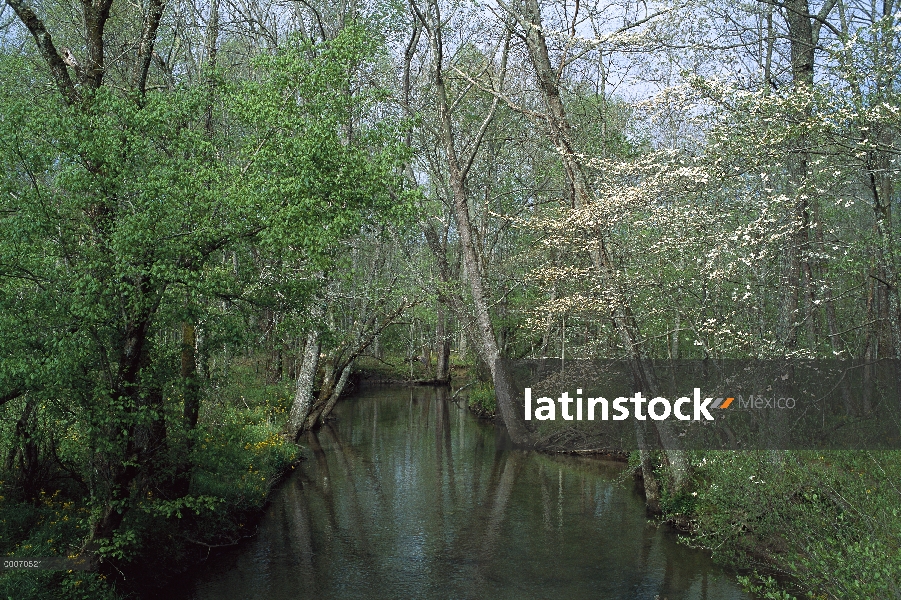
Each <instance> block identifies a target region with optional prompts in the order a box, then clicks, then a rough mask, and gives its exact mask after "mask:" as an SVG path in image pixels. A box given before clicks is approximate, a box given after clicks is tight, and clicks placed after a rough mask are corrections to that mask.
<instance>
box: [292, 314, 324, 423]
mask: <svg viewBox="0 0 901 600" xmlns="http://www.w3.org/2000/svg"><path fill="white" fill-rule="evenodd" d="M320 347H321V342H320V332H319V329H318V328H314V329H312V330H311V331H310V333H308V334H307V346H306V350H305V351H304V356H303V364H302V365H301V366H300V373H298V375H297V385H296V386H295V389H294V403H293V404H292V405H291V412H290V414H289V415H288V423H287V425H286V426H285V431H286V433H287V435H288V437H289V438H290V439H292V440H296V439H297V436H298V435H300V433H301V431H303V428H304V424H305V422H306V420H307V416H308V415H309V413H310V407H311V405H312V403H313V386H314V385H315V383H316V371H317V370H318V369H319V350H320Z"/></svg>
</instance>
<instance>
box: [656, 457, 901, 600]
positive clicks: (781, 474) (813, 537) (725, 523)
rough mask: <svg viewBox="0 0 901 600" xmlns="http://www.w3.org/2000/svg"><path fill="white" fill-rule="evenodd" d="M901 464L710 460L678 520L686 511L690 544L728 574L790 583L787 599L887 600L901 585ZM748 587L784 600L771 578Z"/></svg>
mask: <svg viewBox="0 0 901 600" xmlns="http://www.w3.org/2000/svg"><path fill="white" fill-rule="evenodd" d="M897 458H898V457H897V452H881V453H873V452H837V451H835V452H786V451H779V452H776V451H773V452H709V453H706V455H705V456H704V457H703V458H701V459H700V460H699V461H698V463H697V468H696V472H695V475H696V480H695V484H694V486H693V491H691V492H690V496H691V498H692V500H693V502H692V503H689V504H687V505H679V506H676V507H675V510H678V511H690V512H688V515H689V517H690V519H691V523H692V526H693V530H694V534H695V535H694V537H693V538H690V543H694V544H697V545H701V546H703V547H707V548H710V549H711V550H712V551H713V554H714V557H716V558H718V559H719V560H722V561H725V562H728V563H730V564H733V565H738V566H742V567H746V568H756V569H761V570H764V571H767V570H770V571H771V570H774V569H775V570H776V571H777V572H779V573H783V574H784V575H786V576H788V577H789V578H790V581H792V582H795V583H792V584H790V585H789V589H788V591H794V593H796V594H799V593H801V592H802V591H804V590H808V591H809V592H810V593H813V594H814V595H824V596H823V597H830V598H860V599H863V598H889V597H892V595H893V594H894V590H896V589H898V586H899V585H901V581H899V580H898V574H899V573H901V545H899V540H901V510H899V508H898V506H899V505H901V491H899V488H898V487H897V482H898V481H899V479H901V471H899V468H898V460H897ZM692 504H693V506H692ZM667 508H668V509H670V510H673V507H672V506H668V507H667ZM670 516H673V515H670ZM749 582H753V585H754V586H757V587H759V588H760V589H759V590H758V591H761V593H764V594H765V597H772V598H781V597H782V596H780V594H781V593H782V591H780V590H781V589H783V588H785V582H784V581H783V582H782V583H779V584H777V583H776V582H775V581H773V580H769V579H767V577H760V578H756V579H753V580H749ZM793 588H794V589H793ZM755 589H756V588H755Z"/></svg>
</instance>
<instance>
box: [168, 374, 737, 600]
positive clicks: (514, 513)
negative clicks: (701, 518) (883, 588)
mask: <svg viewBox="0 0 901 600" xmlns="http://www.w3.org/2000/svg"><path fill="white" fill-rule="evenodd" d="M335 416H336V417H337V420H335V421H333V422H331V423H329V424H328V425H327V426H325V427H323V428H322V429H320V430H319V431H318V432H317V433H316V434H309V435H308V437H307V440H306V443H305V448H304V451H303V453H304V455H305V456H306V458H307V460H305V461H303V462H302V464H301V465H300V466H299V467H298V468H297V470H296V472H295V473H294V474H293V475H292V476H291V478H290V479H288V480H287V481H286V482H285V483H284V484H283V485H282V487H281V488H280V489H279V490H278V491H277V492H276V493H275V494H274V496H273V499H272V503H271V504H270V505H269V508H268V511H267V513H266V515H265V516H264V517H263V519H262V521H261V523H260V526H259V531H258V533H257V535H256V536H255V537H253V538H252V539H249V540H247V541H246V542H245V543H244V544H242V545H240V546H238V547H236V548H234V549H232V550H230V551H228V552H225V553H222V554H219V555H217V556H214V557H213V558H211V559H210V560H208V561H207V562H206V563H204V564H203V565H202V566H201V567H199V568H198V569H196V570H194V571H193V572H192V573H191V574H190V576H189V577H188V578H187V579H186V580H183V582H182V583H181V584H180V585H179V588H180V589H179V590H178V592H179V593H178V595H179V596H181V597H182V598H184V599H189V598H190V599H191V600H225V599H228V600H238V599H261V600H262V599H266V600H281V599H289V598H290V599H292V600H295V599H303V598H310V599H315V600H328V599H333V598H334V599H338V598H340V599H344V598H348V599H350V598H353V599H376V598H386V599H388V598H391V599H394V598H422V599H432V598H434V599H442V600H444V599H447V598H490V599H496V598H497V599H502V598H510V599H517V600H520V599H526V598H555V599H566V600H577V599H581V598H611V599H619V598H623V599H636V600H637V599H648V600H652V599H661V600H663V599H667V600H676V599H686V600H695V599H697V600H701V599H710V600H738V599H743V600H744V599H750V598H751V597H750V596H749V595H747V594H745V593H744V592H742V591H741V589H740V587H739V586H738V585H737V583H736V582H735V581H734V578H732V577H731V576H729V575H728V574H727V573H724V572H723V571H722V570H721V569H719V568H718V567H717V566H715V565H714V564H713V563H712V562H711V560H710V558H709V556H707V555H706V554H705V553H703V552H701V551H697V550H693V549H690V548H688V547H686V546H685V545H683V544H680V543H679V542H678V539H677V536H676V535H675V534H674V533H673V532H672V531H669V530H668V529H667V528H665V527H658V526H655V525H653V524H650V523H649V522H648V520H647V518H646V517H645V512H644V505H643V502H642V499H641V498H640V497H639V495H638V494H637V493H636V492H635V491H634V490H633V489H632V487H633V486H631V485H630V484H629V483H628V482H626V483H622V479H623V478H622V477H621V475H622V472H623V468H624V466H623V465H622V464H619V463H614V462H607V461H602V460H597V459H592V458H576V457H570V456H549V455H545V454H540V453H536V452H523V451H520V450H514V449H510V448H509V447H508V444H506V443H505V437H504V432H503V431H502V430H501V429H499V428H497V427H495V426H494V425H492V424H491V423H486V422H484V421H480V420H479V419H477V418H475V417H473V416H472V415H471V414H470V413H469V411H468V410H466V409H465V408H464V407H463V406H462V405H458V404H456V403H454V402H453V401H450V400H448V399H447V392H446V390H441V389H437V390H436V389H432V388H413V389H410V388H393V387H370V388H364V390H363V391H362V392H360V393H359V394H358V395H356V396H355V397H353V398H350V399H348V400H346V401H344V402H342V404H340V405H339V406H338V407H337V408H336V409H335ZM617 480H619V481H620V482H617Z"/></svg>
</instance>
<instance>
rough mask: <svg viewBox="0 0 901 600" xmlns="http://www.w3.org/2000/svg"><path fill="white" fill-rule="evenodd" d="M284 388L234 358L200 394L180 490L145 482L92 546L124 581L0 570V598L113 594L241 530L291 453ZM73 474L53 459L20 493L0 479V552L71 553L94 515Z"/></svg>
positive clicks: (148, 581) (140, 585)
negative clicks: (33, 493)
mask: <svg viewBox="0 0 901 600" xmlns="http://www.w3.org/2000/svg"><path fill="white" fill-rule="evenodd" d="M289 392H290V386H288V385H265V384H264V383H263V382H261V381H260V380H259V378H258V377H257V376H256V375H255V373H254V372H253V370H252V369H251V368H249V367H240V366H239V367H237V368H235V369H234V371H233V375H232V378H231V382H230V383H229V384H228V385H226V386H223V387H222V388H220V389H218V390H216V391H215V392H213V393H211V394H210V396H211V397H210V398H207V399H206V400H205V401H204V404H203V408H202V412H201V418H200V422H199V425H198V429H197V430H196V432H195V435H194V438H193V439H194V443H193V449H192V451H191V459H192V462H193V463H194V465H195V468H194V470H193V473H192V476H191V478H190V487H189V490H188V494H187V495H185V496H183V497H180V498H166V497H164V496H163V495H162V494H154V493H153V492H152V491H151V492H148V493H147V495H146V497H144V498H140V499H133V500H132V502H133V503H132V506H131V508H130V510H129V511H128V512H127V513H126V515H125V520H124V521H123V523H122V526H121V527H120V530H119V533H118V534H117V535H116V536H115V537H114V538H113V539H112V540H110V541H109V542H108V543H107V544H106V546H105V547H103V548H102V549H101V552H102V554H103V555H104V556H105V560H107V561H109V564H110V565H112V566H113V567H114V569H113V570H114V572H120V573H121V574H122V575H123V576H124V583H123V580H122V577H119V581H118V582H113V581H111V580H110V579H114V578H115V577H109V578H108V577H107V576H106V575H103V574H101V573H97V572H89V571H74V572H62V571H42V572H27V571H7V572H5V573H0V598H3V599H6V598H12V599H15V600H27V599H35V600H46V599H55V598H59V599H61V600H62V599H66V600H68V599H73V598H84V599H86V600H87V599H103V598H110V599H112V598H121V597H124V596H125V595H126V594H127V593H130V592H133V591H134V590H136V589H145V590H146V589H150V588H151V587H152V586H155V585H158V584H160V583H163V582H164V581H165V579H166V576H167V574H175V573H177V572H179V571H181V570H183V569H184V568H186V567H187V566H189V565H190V564H193V563H194V562H196V561H197V560H200V559H202V558H204V557H205V556H207V554H208V553H209V551H210V549H211V548H212V547H220V546H225V545H229V544H233V543H236V542H237V541H239V540H240V539H241V538H242V537H244V536H247V535H249V534H251V533H252V532H253V522H254V521H255V519H256V518H257V517H258V516H259V515H260V514H261V509H262V508H263V506H264V505H265V504H266V502H267V499H268V497H269V493H270V491H271V490H272V487H273V485H274V484H275V483H276V482H277V481H278V480H279V479H280V477H281V476H282V475H283V474H284V473H286V472H288V471H290V470H291V468H292V466H293V463H294V461H295V460H296V457H297V448H296V446H295V445H294V444H291V443H288V442H286V441H285V440H284V439H283V438H282V437H281V436H280V431H281V428H282V426H283V425H284V422H285V420H286V418H287V411H288V409H289V407H290V395H289ZM69 433H72V432H69ZM172 443H173V444H174V442H172ZM60 449H61V452H64V451H65V449H66V446H65V445H64V444H61V446H60ZM65 461H66V457H65V456H63V457H62V458H61V463H60V464H65ZM48 468H51V466H48ZM78 478H79V476H78V475H77V474H67V473H65V472H64V471H62V470H61V469H60V468H59V467H57V469H56V471H55V472H54V473H52V475H51V476H50V477H49V478H48V483H49V484H50V485H49V486H48V487H47V488H46V489H42V490H41V491H40V492H39V494H38V499H37V500H36V501H28V502H25V501H22V500H20V499H16V498H15V497H11V494H9V493H7V492H6V491H5V487H6V485H5V483H4V482H2V481H0V555H3V556H9V557H12V556H14V557H29V556H65V555H75V554H77V553H78V552H79V550H80V549H81V547H82V545H83V544H84V540H85V539H86V537H87V535H88V533H89V531H90V527H91V523H92V521H93V519H95V518H96V516H95V515H94V514H93V512H92V508H91V505H90V501H89V499H87V498H85V496H84V494H83V491H82V489H81V486H80V484H79V482H78Z"/></svg>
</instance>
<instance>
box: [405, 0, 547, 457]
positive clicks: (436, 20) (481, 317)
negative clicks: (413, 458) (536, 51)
mask: <svg viewBox="0 0 901 600" xmlns="http://www.w3.org/2000/svg"><path fill="white" fill-rule="evenodd" d="M414 9H415V10H418V9H416V7H415V5H414ZM428 12H429V18H426V17H424V16H423V15H421V14H419V18H420V20H421V21H422V22H423V24H424V25H425V26H426V28H427V29H428V31H429V41H430V44H431V47H432V53H433V67H432V68H433V72H434V76H435V92H436V96H437V101H438V120H439V131H440V136H441V142H442V144H443V146H444V150H445V155H446V160H447V167H448V172H449V173H448V175H449V180H450V187H451V191H452V195H453V198H452V206H453V212H454V221H455V222H456V224H457V234H458V236H459V240H460V247H461V251H462V255H463V265H464V269H465V277H466V279H467V283H468V284H469V289H470V292H471V293H472V303H473V309H474V313H475V333H476V338H477V339H476V340H475V341H476V342H477V349H478V352H479V355H480V356H481V358H482V360H484V361H485V363H487V365H488V368H489V369H490V371H491V379H492V381H493V382H494V392H495V395H496V397H497V407H498V411H499V412H500V416H501V419H502V420H503V422H504V425H505V426H506V427H507V430H508V432H509V433H510V438H511V440H512V441H513V443H514V444H521V445H529V444H531V443H532V441H533V436H532V434H531V432H529V430H528V429H526V426H525V421H524V416H523V415H520V414H519V411H518V410H516V407H515V405H514V400H513V398H514V395H513V388H512V384H511V382H510V376H509V373H508V371H507V367H506V365H505V364H504V362H503V361H502V360H501V356H500V351H499V349H498V345H497V338H496V337H495V331H494V326H493V324H492V323H491V314H490V311H489V308H488V306H489V303H488V292H487V290H486V288H485V282H484V278H483V277H484V276H483V274H482V271H481V264H480V260H479V256H478V250H477V248H476V241H475V236H474V234H473V226H472V222H471V220H470V216H469V197H468V193H467V189H466V179H467V175H468V172H469V168H470V166H471V165H472V159H474V157H475V153H476V152H478V147H479V145H480V141H481V139H483V137H484V135H485V131H486V129H487V127H488V124H489V123H490V121H491V119H492V118H493V116H494V111H495V109H496V107H497V100H496V99H495V101H494V103H493V104H492V108H491V110H490V112H489V114H488V116H487V117H486V118H485V120H484V121H483V122H482V124H481V126H480V128H479V131H478V133H477V134H476V141H475V142H474V143H473V144H472V146H473V148H472V152H473V154H472V155H471V158H470V160H469V161H467V162H465V163H463V164H461V162H460V160H459V157H458V154H457V148H456V140H455V134H454V126H453V122H452V119H451V105H450V102H449V101H448V97H447V88H446V86H445V82H444V57H443V52H444V48H443V42H442V31H441V28H442V26H443V25H442V22H441V15H440V12H439V7H438V4H437V2H432V3H431V4H430V5H429V9H428ZM503 60H504V62H505V61H506V49H505V53H504V59H503ZM505 68H506V66H505V65H504V66H503V68H502V69H501V70H502V71H503V70H504V69H505Z"/></svg>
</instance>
